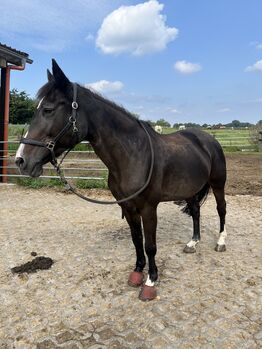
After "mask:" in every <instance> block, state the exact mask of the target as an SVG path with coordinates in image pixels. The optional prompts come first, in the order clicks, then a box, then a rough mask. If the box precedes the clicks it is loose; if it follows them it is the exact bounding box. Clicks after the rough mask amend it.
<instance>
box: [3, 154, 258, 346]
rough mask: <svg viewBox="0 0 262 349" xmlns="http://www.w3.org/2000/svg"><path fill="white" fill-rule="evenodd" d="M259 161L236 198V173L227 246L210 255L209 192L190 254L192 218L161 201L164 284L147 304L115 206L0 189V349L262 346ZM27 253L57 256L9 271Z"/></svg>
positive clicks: (214, 228) (55, 192)
mask: <svg viewBox="0 0 262 349" xmlns="http://www.w3.org/2000/svg"><path fill="white" fill-rule="evenodd" d="M260 161H261V160H260ZM250 163H251V162H250ZM252 163H253V166H254V167H253V170H252V171H253V173H255V174H256V173H257V176H256V177H255V178H252V179H250V180H249V183H253V186H251V184H250V186H249V189H250V190H249V191H248V192H249V194H250V195H239V193H240V194H241V191H240V192H239V191H238V189H239V187H241V185H240V182H238V181H239V177H240V176H238V175H237V173H234V174H233V173H232V177H230V178H229V187H228V188H229V190H228V195H227V204H228V206H227V209H228V214H227V232H228V239H227V251H226V252H224V253H217V252H215V251H214V247H215V245H216V242H217V238H218V225H219V221H218V216H217V212H216V208H215V200H214V197H213V194H210V195H209V197H208V199H207V201H206V203H205V204H204V206H203V207H202V209H201V214H202V215H201V229H202V240H201V242H200V244H199V246H198V250H197V253H195V254H185V253H183V248H184V246H185V243H186V242H187V241H188V240H189V239H190V238H191V233H192V220H191V218H190V217H187V216H186V215H184V214H182V213H181V212H180V207H178V206H176V205H174V204H173V203H162V204H160V205H159V209H158V213H159V221H158V234H157V241H158V253H157V264H158V266H159V282H158V285H159V286H160V287H158V298H157V299H156V300H154V301H152V302H146V303H144V302H141V301H139V300H138V292H139V290H138V289H134V288H131V287H130V286H128V285H127V278H128V275H129V272H130V271H131V270H132V268H133V267H134V262H135V251H134V248H133V245H132V241H131V238H130V236H129V234H130V233H129V228H128V226H127V224H126V222H125V221H124V220H121V211H120V208H119V207H118V206H115V205H113V206H106V207H104V206H102V207H101V206H99V205H93V204H89V203H86V202H84V201H81V200H80V199H78V198H76V197H75V196H73V194H68V193H66V192H63V191H62V190H61V189H60V190H59V189H41V190H33V189H26V188H21V187H17V186H15V185H10V186H8V185H2V186H0V197H1V201H0V208H1V230H0V238H1V245H0V259H1V263H0V348H1V349H10V348H15V349H48V348H49V349H57V348H66V349H80V348H89V349H98V348H100V349H102V348H110V349H111V348H112V349H113V348H114V349H126V348H131V349H138V348H140V349H147V348H153V349H157V348H160V349H162V348H163V349H166V348H170V349H171V348H172V349H174V348H175V349H176V348H179V349H189V348H194V349H196V348H207V349H210V348H222V349H223V348H237V349H239V348H260V347H261V346H262V332H261V312H262V306H261V289H262V288H261V286H262V285H261V284H262V282H261V279H262V273H261V250H262V249H261V247H262V243H261V227H262V215H261V207H262V196H257V195H259V193H260V195H261V192H260V190H261V177H259V176H261V175H260V173H261V172H260V170H259V167H257V165H259V166H260V164H261V162H258V161H257V160H256V161H253V162H252ZM236 166H237V163H236ZM238 166H239V165H238ZM256 171H257V172H256ZM230 173H231V172H230V168H229V175H230V176H231V174H230ZM259 178H260V179H259ZM234 185H235V188H236V189H235V190H234ZM237 188H238V189H237ZM243 188H244V187H242V189H243ZM91 194H92V195H93V196H94V197H105V198H108V195H109V194H108V193H107V192H105V191H102V192H101V191H93V192H92V191H91ZM229 194H230V195H229ZM232 194H238V195H232ZM32 252H36V253H37V255H38V256H46V257H51V258H52V259H53V260H54V264H53V266H52V267H51V268H50V269H49V270H43V271H38V272H36V273H33V274H21V275H14V274H13V273H12V272H11V268H12V267H14V266H17V265H20V264H22V263H25V262H28V261H30V260H32V259H33V258H34V257H32V256H31V253H32Z"/></svg>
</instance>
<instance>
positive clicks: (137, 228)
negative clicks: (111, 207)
mask: <svg viewBox="0 0 262 349" xmlns="http://www.w3.org/2000/svg"><path fill="white" fill-rule="evenodd" d="M122 210H123V214H124V216H125V218H126V220H127V222H128V225H129V227H130V230H131V236H132V240H133V243H134V246H135V249H136V266H135V269H134V271H133V272H131V273H130V275H129V279H128V284H129V285H130V286H133V287H138V286H140V285H142V283H143V279H144V276H143V269H144V267H145V265H146V258H145V254H144V247H143V235H142V227H141V216H140V215H139V214H138V213H137V211H136V208H135V207H133V208H125V207H122Z"/></svg>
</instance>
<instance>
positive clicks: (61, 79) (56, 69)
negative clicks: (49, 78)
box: [52, 59, 70, 90]
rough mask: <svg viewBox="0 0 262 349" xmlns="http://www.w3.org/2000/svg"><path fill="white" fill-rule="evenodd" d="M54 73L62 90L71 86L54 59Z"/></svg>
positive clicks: (56, 81)
mask: <svg viewBox="0 0 262 349" xmlns="http://www.w3.org/2000/svg"><path fill="white" fill-rule="evenodd" d="M52 71H53V76H54V79H55V83H56V85H57V87H60V88H61V89H62V90H64V89H66V87H68V86H69V85H70V81H69V80H68V78H67V77H66V76H65V74H64V73H63V71H62V69H61V68H60V67H59V65H58V64H57V63H56V61H55V59H52Z"/></svg>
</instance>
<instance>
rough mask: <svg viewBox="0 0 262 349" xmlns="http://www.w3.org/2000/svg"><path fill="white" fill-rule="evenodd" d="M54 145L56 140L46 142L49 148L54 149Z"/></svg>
mask: <svg viewBox="0 0 262 349" xmlns="http://www.w3.org/2000/svg"><path fill="white" fill-rule="evenodd" d="M54 147H55V142H54V141H49V142H47V143H46V148H47V149H48V150H54Z"/></svg>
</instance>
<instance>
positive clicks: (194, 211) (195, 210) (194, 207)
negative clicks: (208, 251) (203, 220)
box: [184, 197, 200, 253]
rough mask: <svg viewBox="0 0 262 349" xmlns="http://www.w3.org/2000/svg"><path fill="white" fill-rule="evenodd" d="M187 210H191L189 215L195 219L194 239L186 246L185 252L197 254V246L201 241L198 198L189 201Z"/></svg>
mask: <svg viewBox="0 0 262 349" xmlns="http://www.w3.org/2000/svg"><path fill="white" fill-rule="evenodd" d="M187 209H188V210H189V212H188V213H189V214H190V216H192V219H193V237H192V239H191V240H190V241H189V242H188V243H187V244H186V246H185V248H184V252H185V253H194V252H196V245H197V244H198V243H199V241H200V225H199V219H200V204H199V201H198V200H197V197H193V198H191V199H188V200H187Z"/></svg>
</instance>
